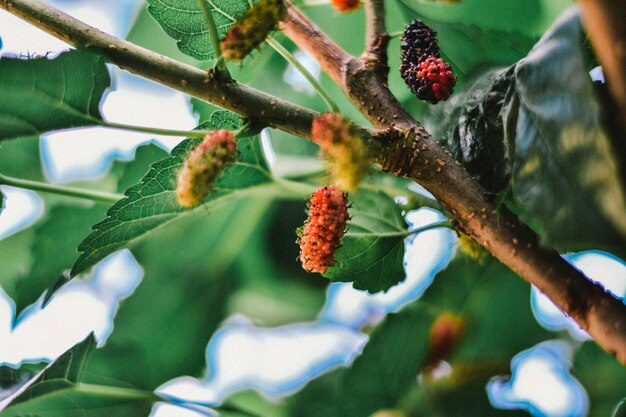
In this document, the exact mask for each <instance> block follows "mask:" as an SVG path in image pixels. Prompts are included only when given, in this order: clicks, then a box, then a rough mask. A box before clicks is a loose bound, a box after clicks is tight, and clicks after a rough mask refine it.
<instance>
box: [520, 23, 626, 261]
mask: <svg viewBox="0 0 626 417" xmlns="http://www.w3.org/2000/svg"><path fill="white" fill-rule="evenodd" d="M583 36H584V35H583V31H582V27H581V23H580V18H579V16H578V13H577V12H575V11H571V12H570V13H568V14H567V15H565V16H563V18H561V19H560V20H559V22H557V23H556V24H555V26H554V27H553V28H552V29H551V30H550V31H549V32H548V33H547V34H546V35H545V36H544V37H543V38H542V40H541V41H540V42H539V43H538V44H537V45H536V46H535V48H534V49H533V50H532V51H531V53H530V54H529V55H528V57H527V58H525V59H524V60H522V61H521V62H520V63H519V64H518V65H517V68H516V89H517V92H518V95H519V101H520V109H519V115H518V123H517V138H516V149H515V153H516V160H517V162H516V164H515V165H516V169H515V171H514V174H513V194H514V197H515V199H516V200H517V202H518V203H519V205H520V206H521V207H522V209H523V212H522V213H521V218H522V219H523V220H525V221H527V222H528V223H529V224H530V225H531V226H533V227H534V228H535V229H537V230H538V231H539V234H540V235H541V237H542V239H543V241H544V242H546V243H547V244H549V245H551V246H554V247H556V248H557V249H559V250H562V251H572V250H583V249H606V250H609V251H613V252H614V253H616V254H618V255H624V254H625V253H626V252H625V251H626V216H624V213H626V184H624V182H623V178H622V177H621V176H620V164H619V161H618V159H617V157H616V148H615V147H614V146H613V144H612V143H611V140H610V139H609V137H608V135H607V134H606V132H605V131H604V130H603V129H602V126H601V122H600V121H601V114H600V111H599V104H598V102H597V100H596V98H595V96H594V93H593V89H592V82H591V79H590V77H589V74H588V72H587V70H586V68H585V58H584V55H583V51H582V49H581V45H582V43H583Z"/></svg>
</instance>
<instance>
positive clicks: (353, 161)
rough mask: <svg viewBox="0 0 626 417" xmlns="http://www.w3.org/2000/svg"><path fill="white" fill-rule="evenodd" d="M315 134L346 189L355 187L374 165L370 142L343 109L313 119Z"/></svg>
mask: <svg viewBox="0 0 626 417" xmlns="http://www.w3.org/2000/svg"><path fill="white" fill-rule="evenodd" d="M311 138H312V139H313V141H314V142H315V143H317V144H318V145H320V148H321V150H322V155H323V156H324V157H325V158H326V159H327V161H328V165H329V170H330V172H331V175H332V177H333V179H334V180H335V181H336V184H337V185H338V186H339V188H341V189H342V190H346V191H354V190H356V188H357V187H358V185H359V183H360V182H361V180H362V179H363V177H364V176H365V175H366V174H367V172H368V171H369V167H370V159H369V151H368V149H367V145H366V144H365V142H364V141H363V138H361V137H360V136H359V134H358V132H357V131H356V130H355V128H354V127H353V125H352V124H350V123H349V122H348V121H347V120H346V119H345V118H344V117H343V116H342V115H341V114H339V113H325V114H322V115H321V116H318V117H317V118H315V120H313V125H312V127H311Z"/></svg>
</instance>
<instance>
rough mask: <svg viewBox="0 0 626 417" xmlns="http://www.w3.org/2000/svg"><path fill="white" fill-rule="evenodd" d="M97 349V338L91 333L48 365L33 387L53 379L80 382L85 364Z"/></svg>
mask: <svg viewBox="0 0 626 417" xmlns="http://www.w3.org/2000/svg"><path fill="white" fill-rule="evenodd" d="M95 348H96V338H95V336H94V334H93V333H90V334H89V335H88V336H87V337H86V338H85V339H84V340H83V341H81V342H78V343H77V344H75V345H74V346H73V347H72V348H70V349H69V350H68V351H67V352H65V353H64V354H62V355H61V356H59V357H58V358H57V359H56V360H55V361H54V362H52V363H51V364H50V365H48V366H47V367H46V369H45V370H44V371H43V373H42V374H41V375H39V376H38V377H37V378H36V379H35V380H34V381H33V385H34V384H37V383H39V382H43V381H47V380H51V379H65V380H67V381H69V382H78V381H79V380H80V377H81V375H82V373H83V369H84V368H85V362H86V361H87V359H88V358H89V355H91V353H92V352H93V351H94V349H95Z"/></svg>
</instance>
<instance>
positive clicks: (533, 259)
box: [0, 0, 626, 363]
mask: <svg viewBox="0 0 626 417" xmlns="http://www.w3.org/2000/svg"><path fill="white" fill-rule="evenodd" d="M0 7H2V8H4V9H7V10H9V11H10V12H12V13H14V14H17V15H19V16H22V17H23V18H24V19H25V20H28V21H30V22H31V23H33V24H34V25H36V26H38V27H40V28H43V29H44V30H47V31H48V32H50V33H52V34H53V35H55V36H57V37H59V38H61V39H63V40H66V41H68V42H69V43H71V44H73V45H76V46H82V47H88V48H92V49H96V50H98V51H100V52H103V53H105V54H106V55H107V56H108V57H109V58H110V59H111V61H112V62H113V63H115V64H117V65H119V66H120V67H123V68H126V69H127V70H129V71H131V72H134V73H136V74H139V75H142V76H144V77H146V78H149V79H152V80H155V81H158V82H161V83H162V84H165V85H169V86H171V87H173V88H176V89H177V90H180V91H183V92H185V93H188V94H191V95H193V96H196V97H198V98H201V99H204V100H207V101H210V102H213V103H215V104H217V105H219V106H222V107H224V108H227V109H230V110H232V111H235V112H237V113H239V114H243V115H247V116H249V117H251V118H255V119H259V120H260V121H261V122H265V123H267V124H269V125H271V126H276V127H278V128H280V129H283V130H286V131H288V132H292V133H294V134H297V135H301V136H304V137H308V136H309V135H310V126H311V121H312V119H313V118H314V117H315V116H316V115H317V114H316V113H315V112H312V111H310V110H308V109H305V108H302V107H299V106H296V105H293V104H290V103H287V102H285V101H282V100H279V99H277V98H274V97H271V96H268V95H266V94H264V93H261V92H259V91H257V90H254V89H251V88H248V87H245V86H242V85H239V84H237V83H234V82H220V81H219V79H217V78H216V76H215V75H213V74H211V73H206V72H203V71H200V70H198V69H196V68H194V67H191V66H187V65H183V64H181V63H179V62H176V61H174V60H171V59H169V58H166V57H163V56H160V55H158V54H155V53H153V52H150V51H148V50H146V49H143V48H140V47H138V46H135V45H133V44H130V43H128V42H124V41H121V40H119V39H117V38H115V37H112V36H110V35H107V34H104V33H102V32H100V31H98V30H96V29H94V28H92V27H90V26H88V25H85V24H84V23H81V22H79V21H77V20H75V19H73V18H71V17H70V16H68V15H66V14H64V13H61V12H59V11H57V10H55V9H54V8H52V7H50V6H47V5H44V4H42V3H39V2H37V1H34V0H0ZM283 28H284V30H285V32H286V33H287V34H288V35H289V36H290V37H291V38H292V40H294V41H295V42H296V43H297V44H298V46H299V47H301V48H303V49H305V50H307V51H308V52H309V53H311V54H312V55H313V56H314V57H316V59H318V61H319V62H320V64H321V65H322V67H323V68H324V70H325V71H326V72H327V73H328V74H329V75H330V76H331V77H332V78H333V79H335V81H337V82H338V84H339V85H340V86H342V87H343V89H344V90H345V91H346V93H347V94H348V96H349V97H350V98H351V99H352V101H353V102H354V103H355V104H357V106H358V107H359V108H360V109H361V110H363V112H364V114H365V115H366V116H367V117H368V119H369V120H370V121H371V122H372V123H373V124H374V125H375V126H377V127H382V128H388V129H389V132H388V134H380V135H379V139H380V143H378V144H377V145H378V146H375V147H376V148H377V149H376V151H377V153H378V157H377V161H378V162H379V163H380V164H381V166H382V167H383V169H384V170H386V171H390V172H393V173H395V174H397V175H403V176H407V177H409V178H412V179H414V180H415V181H417V182H419V183H420V184H422V185H424V186H425V187H426V188H427V189H428V190H429V191H431V192H432V193H433V194H434V195H435V196H436V197H437V199H438V200H439V201H440V202H441V204H442V205H443V206H444V207H445V208H446V209H447V210H449V211H450V212H451V213H452V214H453V215H454V216H455V217H456V219H457V220H458V221H459V224H460V227H461V228H462V229H463V230H464V231H465V232H466V233H468V234H469V235H471V236H472V237H473V238H475V239H476V240H477V241H479V242H480V243H481V244H483V245H484V246H485V247H486V248H487V249H488V250H489V251H490V252H491V253H492V254H494V255H495V256H496V257H497V258H498V259H500V260H501V261H502V262H503V263H504V264H506V265H508V266H509V267H510V268H511V269H512V270H514V271H515V272H517V273H518V274H519V275H520V276H521V277H522V278H524V279H525V280H527V281H528V282H530V283H531V284H533V285H535V286H537V287H538V288H539V289H540V290H541V291H543V292H544V293H545V294H546V295H548V297H550V298H551V299H552V301H553V302H555V304H557V305H558V306H559V307H560V308H561V309H562V310H563V311H565V312H566V313H568V314H569V315H571V316H572V317H573V318H574V319H575V320H576V321H577V322H578V323H579V324H580V325H581V327H582V328H584V329H585V330H587V331H588V332H589V334H591V336H592V337H594V339H595V340H596V341H597V342H598V344H600V345H601V346H602V347H604V349H606V350H607V351H609V352H611V353H612V354H614V355H616V356H617V358H618V360H620V361H621V362H622V363H626V306H624V304H623V303H622V302H621V301H619V300H617V299H616V298H614V297H612V296H611V295H610V294H608V293H606V292H605V291H604V289H603V288H602V287H600V286H599V285H596V284H594V283H592V282H591V281H589V280H588V279H587V278H586V277H585V276H584V275H583V274H581V273H580V272H579V271H577V270H576V269H575V268H573V267H572V266H571V265H569V264H568V263H567V262H565V261H564V260H563V259H562V258H561V257H560V256H559V255H558V254H557V253H556V252H555V251H553V250H549V249H544V248H541V247H539V245H538V243H537V236H536V235H535V234H534V233H533V232H532V231H531V230H530V229H528V228H527V227H525V226H524V225H522V224H521V223H520V222H519V221H518V220H517V219H516V218H515V217H514V216H513V215H512V214H510V213H508V212H506V211H504V212H502V213H500V216H498V215H496V209H495V207H494V205H493V204H492V202H491V201H490V200H489V199H488V198H486V197H485V195H486V193H485V190H484V189H483V188H482V187H481V186H480V185H479V184H478V183H477V182H476V181H474V180H473V179H472V178H471V177H470V175H469V174H468V173H467V172H466V171H465V170H464V169H463V168H461V167H460V166H459V164H458V163H457V162H456V161H454V160H453V159H452V157H451V156H450V154H449V153H448V152H446V151H445V150H444V149H443V148H441V147H440V146H439V145H438V144H437V143H436V142H435V141H434V140H433V138H432V137H431V136H430V135H429V134H428V132H426V131H425V130H424V129H423V128H422V127H421V126H420V125H419V124H418V123H417V122H416V121H414V120H413V119H412V118H411V117H410V115H409V114H408V113H407V112H406V111H405V110H404V108H403V107H402V106H401V105H400V103H399V102H398V101H397V100H396V99H395V97H394V96H393V95H392V94H391V92H390V91H389V90H388V89H387V87H386V82H385V81H384V80H385V74H382V73H381V71H380V70H377V71H376V70H374V71H373V70H372V67H371V66H368V65H367V63H365V62H364V61H362V60H358V59H356V58H353V57H351V56H350V55H348V54H346V53H345V52H344V51H342V50H341V49H340V48H339V47H337V45H335V44H334V43H333V42H332V41H330V40H329V39H328V38H327V37H326V36H325V35H324V34H323V33H322V32H321V31H320V30H319V29H318V28H317V27H316V26H315V25H314V24H312V23H311V22H310V21H309V20H308V19H307V18H306V17H305V16H304V15H302V14H301V13H300V12H299V11H298V10H297V9H295V8H294V7H290V8H289V12H288V18H287V20H286V21H285V22H284V24H283ZM397 129H400V130H397ZM503 296H506V295H505V294H503Z"/></svg>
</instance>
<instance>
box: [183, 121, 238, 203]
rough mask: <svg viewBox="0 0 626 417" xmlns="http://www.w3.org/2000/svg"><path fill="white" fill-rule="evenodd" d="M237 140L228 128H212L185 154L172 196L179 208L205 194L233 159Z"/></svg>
mask: <svg viewBox="0 0 626 417" xmlns="http://www.w3.org/2000/svg"><path fill="white" fill-rule="evenodd" d="M236 151H237V143H236V142H235V136H234V135H233V133H232V132H231V131H229V130H225V129H222V130H215V131H213V132H211V133H209V134H208V135H206V137H205V138H204V141H202V143H200V144H199V145H198V146H196V147H195V148H194V149H193V150H192V151H191V152H189V155H187V159H186V160H185V163H184V165H183V167H182V168H181V170H180V171H179V172H178V180H177V186H176V198H177V200H178V203H179V204H180V205H181V206H183V207H189V208H191V207H195V206H197V205H198V204H200V203H201V202H202V201H203V200H204V199H205V198H206V196H207V195H208V194H209V192H210V191H211V189H212V187H213V183H214V182H215V180H216V179H217V177H218V176H219V175H220V174H221V173H222V171H223V170H224V168H226V167H227V166H228V165H229V164H230V163H232V162H233V160H234V156H235V152H236Z"/></svg>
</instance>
